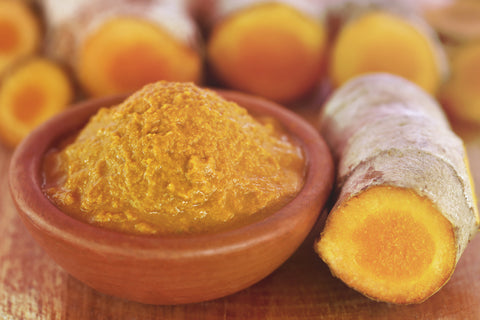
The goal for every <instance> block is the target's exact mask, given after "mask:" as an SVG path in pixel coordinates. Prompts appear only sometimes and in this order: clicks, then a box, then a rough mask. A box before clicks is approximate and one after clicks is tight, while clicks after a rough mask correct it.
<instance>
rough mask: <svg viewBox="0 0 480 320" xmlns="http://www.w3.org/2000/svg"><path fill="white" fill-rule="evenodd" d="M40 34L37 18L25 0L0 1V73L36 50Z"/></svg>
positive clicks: (40, 37)
mask: <svg viewBox="0 0 480 320" xmlns="http://www.w3.org/2000/svg"><path fill="white" fill-rule="evenodd" d="M42 36H43V34H42V31H41V27H40V21H39V18H38V16H37V15H36V14H35V12H33V10H32V8H31V7H30V5H29V3H27V1H19V0H2V1H0V74H2V73H3V72H5V70H6V69H7V68H8V67H9V66H11V65H12V64H14V63H15V62H17V61H19V60H21V59H23V58H25V57H26V56H28V55H31V54H33V53H34V52H35V51H36V50H38V49H39V47H40V44H41V42H42V38H43V37H42Z"/></svg>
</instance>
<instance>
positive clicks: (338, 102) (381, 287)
mask: <svg viewBox="0 0 480 320" xmlns="http://www.w3.org/2000/svg"><path fill="white" fill-rule="evenodd" d="M321 127H322V133H323V134H324V136H325V138H326V140H327V142H328V143H329V145H330V146H331V148H332V150H333V152H334V156H335V157H336V159H337V161H338V163H339V165H338V180H337V187H338V199H337V202H336V203H335V205H334V207H333V209H332V210H331V211H330V214H329V216H328V218H327V221H326V224H325V228H324V230H323V231H322V233H321V235H320V238H319V240H318V241H317V242H316V244H315V249H316V251H317V252H318V254H319V255H320V257H321V258H322V259H323V260H324V261H325V262H326V263H327V264H328V266H329V267H330V270H331V271H332V273H333V274H334V275H335V276H337V277H338V278H340V279H341V280H342V281H344V282H345V283H346V284H347V285H349V286H350V287H352V288H354V289H355V290H357V291H359V292H361V293H363V294H364V295H366V296H368V297H370V298H372V299H375V300H379V301H385V302H390V303H397V304H409V303H420V302H422V301H424V300H425V299H427V298H428V297H430V296H431V295H433V294H434V293H435V292H437V291H438V290H439V289H440V288H441V287H442V286H443V285H444V284H445V283H446V282H447V281H448V280H449V278H450V276H451V275H452V273H453V271H454V269H455V265H456V263H457V262H458V260H459V258H460V256H461V254H462V252H463V251H464V249H465V247H466V245H467V243H468V242H469V240H470V239H471V238H472V237H473V236H474V235H475V234H476V232H477V231H478V227H479V224H480V219H479V215H478V209H477V204H476V198H475V193H474V186H473V181H472V179H471V176H470V171H469V168H468V158H467V154H466V151H465V148H464V146H463V142H462V140H460V139H459V138H458V137H457V136H456V135H455V134H454V133H453V132H452V131H451V129H450V126H449V124H448V121H447V119H446V117H445V116H444V114H443V112H442V110H441V108H440V107H439V105H438V104H437V103H436V102H435V101H434V100H433V99H432V98H431V97H430V96H429V95H428V94H427V93H425V92H423V91H422V90H421V89H419V88H418V87H417V86H415V85H414V84H412V83H411V82H409V81H407V80H405V79H403V78H401V77H399V76H394V75H391V74H372V75H365V76H360V77H357V78H355V79H354V80H351V81H349V82H347V84H345V85H344V86H342V87H341V88H340V89H339V90H337V91H336V92H335V93H334V95H333V96H332V97H331V99H330V100H329V101H328V103H327V104H326V106H325V108H324V110H323V114H322V122H321Z"/></svg>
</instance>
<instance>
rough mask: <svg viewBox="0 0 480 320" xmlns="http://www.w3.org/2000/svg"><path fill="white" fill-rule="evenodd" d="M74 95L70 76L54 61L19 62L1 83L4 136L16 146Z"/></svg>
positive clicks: (0, 126) (0, 137)
mask: <svg viewBox="0 0 480 320" xmlns="http://www.w3.org/2000/svg"><path fill="white" fill-rule="evenodd" d="M72 98H73V86H72V84H71V82H70V79H69V78H68V76H67V75H66V73H65V72H64V71H63V70H62V69H61V68H60V67H59V66H57V65H56V64H54V63H53V62H51V61H48V60H46V59H43V58H33V59H30V60H27V61H25V62H24V63H22V64H21V65H18V66H17V67H16V68H15V69H14V70H13V71H12V72H11V73H9V75H8V77H6V79H5V80H4V81H3V82H2V84H1V85H0V140H2V142H3V143H4V144H6V145H7V146H9V147H15V146H16V145H17V144H18V143H19V142H20V141H21V140H22V139H23V138H24V137H25V136H26V135H27V134H28V133H30V131H31V130H33V129H34V128H35V127H36V126H37V125H39V124H40V123H42V122H43V121H45V120H47V119H48V118H50V117H52V116H53V115H55V114H56V113H58V112H60V111H61V110H63V109H65V108H66V107H67V106H68V104H69V103H70V101H71V100H72Z"/></svg>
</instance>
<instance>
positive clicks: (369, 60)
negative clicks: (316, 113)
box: [329, 11, 443, 93]
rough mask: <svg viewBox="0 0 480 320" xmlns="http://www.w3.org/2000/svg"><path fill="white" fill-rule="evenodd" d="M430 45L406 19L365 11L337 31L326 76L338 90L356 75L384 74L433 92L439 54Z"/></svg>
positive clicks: (437, 79) (439, 74) (438, 72)
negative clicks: (399, 77)
mask: <svg viewBox="0 0 480 320" xmlns="http://www.w3.org/2000/svg"><path fill="white" fill-rule="evenodd" d="M433 42H434V39H432V37H430V34H427V33H424V32H422V30H421V28H419V27H417V26H416V25H414V24H413V23H411V22H410V21H408V20H407V19H404V18H401V17H400V16H397V15H393V14H390V13H387V12H382V11H372V12H366V13H364V14H362V15H360V16H359V17H357V18H356V19H353V20H352V21H350V22H349V23H346V24H345V25H344V26H343V28H341V30H340V32H339V34H338V36H337V38H336V41H335V44H334V46H333V49H332V56H331V65H330V69H329V75H330V78H331V80H332V82H333V85H334V86H336V87H338V86H340V85H342V84H344V83H345V82H346V81H348V80H349V79H351V78H353V77H354V76H357V75H361V74H365V73H372V72H388V73H392V74H395V75H398V76H401V77H404V78H405V79H408V80H410V81H412V82H414V83H416V84H417V85H419V86H420V87H422V88H423V89H424V90H426V91H428V92H429V93H435V92H436V91H437V89H438V87H439V85H440V83H441V81H442V76H443V75H442V72H443V71H442V68H443V66H442V63H441V62H440V60H441V56H443V55H442V54H441V53H440V52H437V51H440V50H441V48H440V47H439V46H434V45H433Z"/></svg>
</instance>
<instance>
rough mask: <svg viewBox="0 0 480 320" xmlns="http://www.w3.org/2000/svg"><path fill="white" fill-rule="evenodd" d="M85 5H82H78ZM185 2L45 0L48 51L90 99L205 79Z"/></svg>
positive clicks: (156, 0)
mask: <svg viewBox="0 0 480 320" xmlns="http://www.w3.org/2000/svg"><path fill="white" fill-rule="evenodd" d="M79 3H81V4H79ZM182 4H183V2H174V1H170V2H166V1H161V0H145V1H130V0H122V1H91V0H90V1H85V2H81V1H76V2H75V1H73V2H72V4H71V5H70V7H71V9H70V10H65V11H66V12H67V13H68V14H66V15H65V16H62V14H63V12H65V11H58V2H57V1H54V0H48V1H45V9H46V12H47V18H48V19H49V21H52V23H51V24H50V26H49V28H48V37H47V52H48V54H49V55H50V56H52V57H54V58H56V59H60V60H62V61H66V62H67V63H68V64H69V65H70V66H71V67H72V69H73V70H74V72H75V74H76V75H77V76H78V78H79V82H80V84H81V85H82V87H83V88H84V89H85V91H86V92H87V94H88V95H90V96H102V95H107V94H116V93H124V92H131V91H134V90H137V89H140V88H141V87H143V86H144V85H145V84H147V83H150V82H154V81H157V80H170V81H192V82H196V83H199V82H200V81H201V78H202V57H201V54H200V50H199V48H198V46H199V42H198V37H197V36H198V34H197V30H196V25H195V24H194V21H193V19H192V18H191V17H190V16H189V15H188V11H187V9H186V8H183V6H182Z"/></svg>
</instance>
